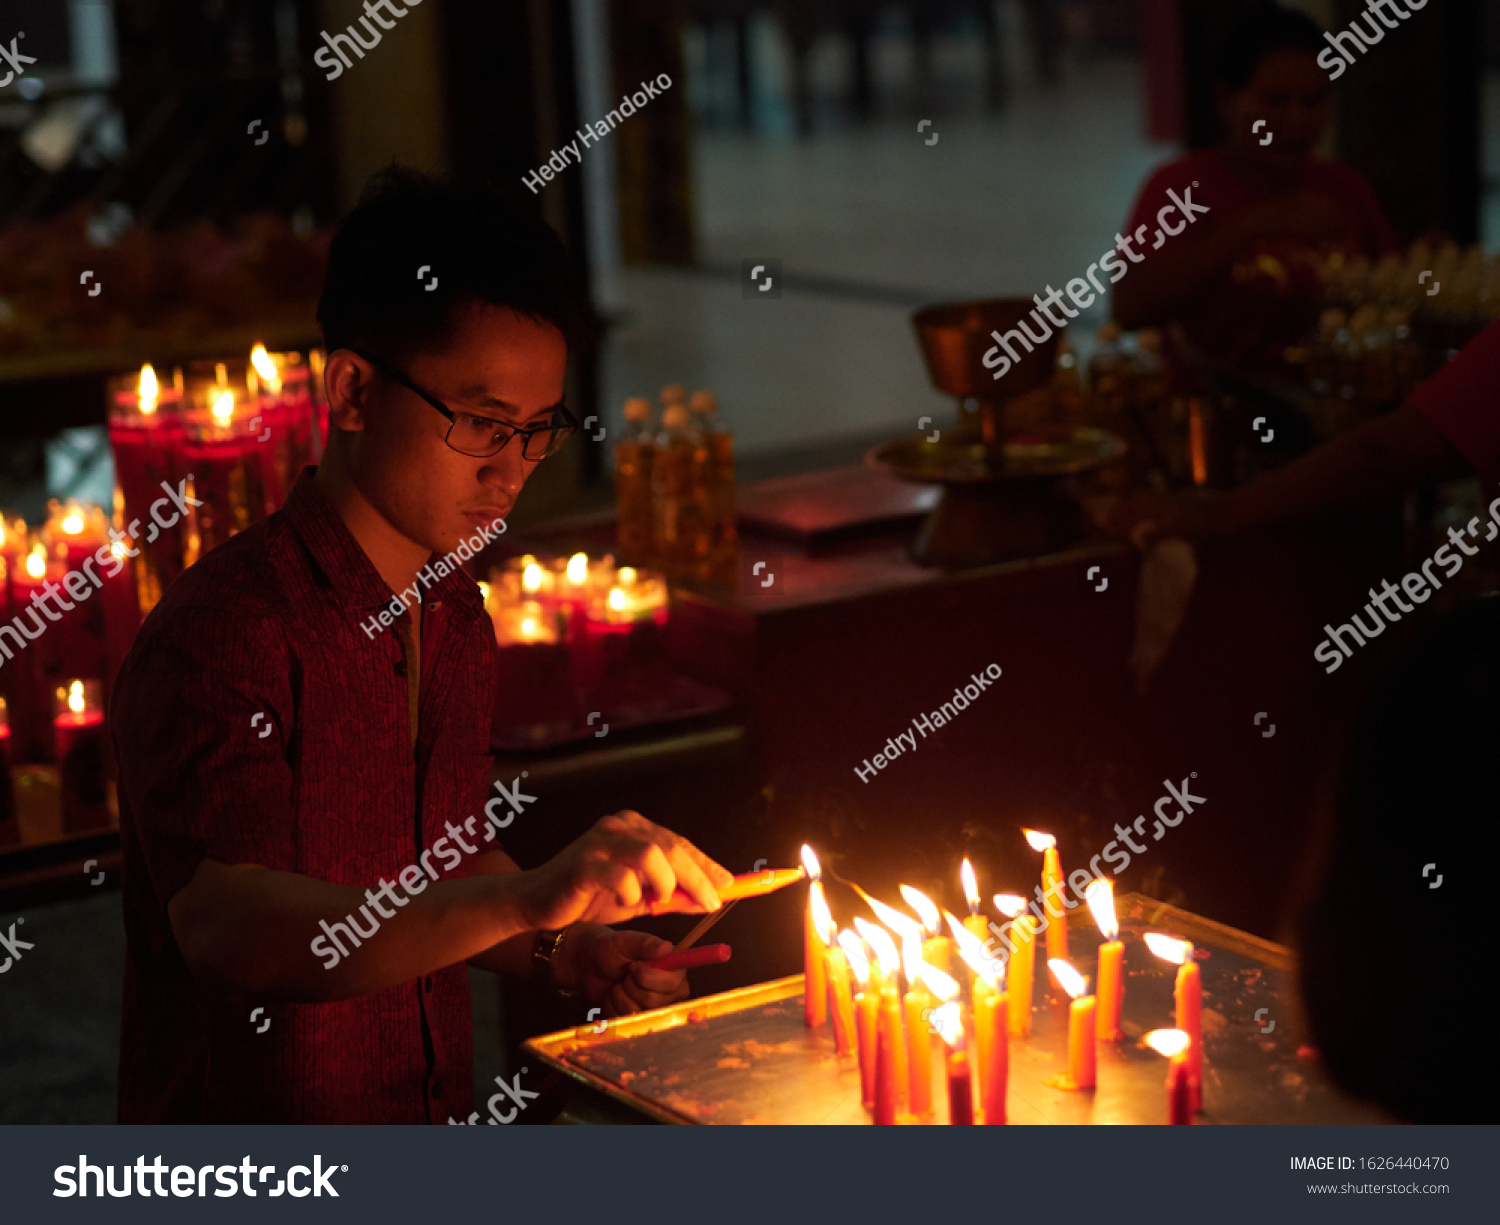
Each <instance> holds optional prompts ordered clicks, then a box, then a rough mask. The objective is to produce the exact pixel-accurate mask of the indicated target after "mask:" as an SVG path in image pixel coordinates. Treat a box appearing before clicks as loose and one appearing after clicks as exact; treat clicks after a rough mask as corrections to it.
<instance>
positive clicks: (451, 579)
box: [281, 464, 484, 617]
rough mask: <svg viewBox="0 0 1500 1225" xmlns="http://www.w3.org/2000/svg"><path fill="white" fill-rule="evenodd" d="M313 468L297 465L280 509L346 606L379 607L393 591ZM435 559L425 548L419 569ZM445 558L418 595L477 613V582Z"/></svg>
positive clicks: (479, 603) (479, 609) (453, 559)
mask: <svg viewBox="0 0 1500 1225" xmlns="http://www.w3.org/2000/svg"><path fill="white" fill-rule="evenodd" d="M317 471H318V468H317V465H316V464H309V465H308V466H307V467H305V468H303V469H302V472H301V474H300V475H299V476H298V477H297V480H296V482H295V483H294V484H293V485H292V488H291V491H290V492H289V493H288V494H287V496H286V502H285V503H284V504H283V505H282V508H281V511H282V514H284V515H285V516H286V519H287V522H288V523H290V524H291V525H292V530H293V531H295V532H296V533H297V535H298V537H299V538H300V539H301V540H302V543H303V544H305V545H306V546H307V550H308V552H309V553H311V554H312V556H313V560H314V561H315V562H316V563H317V565H318V568H319V569H320V570H322V571H323V574H324V576H325V577H326V578H327V579H328V581H329V584H330V585H331V586H332V587H333V589H334V590H335V591H337V592H338V593H339V594H340V595H341V597H342V598H343V599H344V601H345V602H346V603H348V604H349V605H350V607H352V608H356V609H361V610H363V609H370V608H377V607H384V606H385V605H387V604H389V603H390V602H391V601H392V600H393V599H395V598H396V593H395V592H393V591H392V590H391V589H390V587H389V586H388V585H387V584H386V581H385V580H384V579H383V578H381V577H380V572H379V571H378V570H376V569H375V564H374V563H373V562H372V561H371V560H370V558H369V555H368V554H367V553H366V552H365V551H364V549H362V548H361V547H360V545H359V541H357V540H355V538H354V534H353V533H352V532H351V531H350V530H349V528H348V526H347V525H346V524H345V523H344V520H343V519H342V518H341V517H340V516H339V513H338V511H337V510H335V509H334V507H333V503H331V502H330V501H329V500H328V498H327V497H326V496H325V495H324V493H323V491H322V490H320V489H319V488H318V487H317V485H316V484H314V482H313V477H314V475H315V474H316V473H317ZM440 560H443V556H442V555H441V554H438V553H429V554H428V555H427V566H426V567H424V571H423V572H424V573H428V572H431V567H432V566H434V565H435V564H436V563H437V562H438V561H440ZM447 560H448V562H449V564H450V566H451V568H450V569H449V571H448V573H447V574H445V575H444V576H443V577H442V578H439V579H436V580H435V581H433V582H431V583H422V582H421V579H420V578H419V579H418V583H419V586H420V598H421V599H422V600H423V601H425V602H431V603H436V602H438V601H442V600H451V601H452V602H453V604H454V605H456V606H457V608H458V609H459V610H460V611H462V612H465V613H468V614H469V615H470V616H471V617H477V616H478V615H479V614H480V613H481V612H482V611H483V610H484V600H483V598H482V597H481V596H480V594H479V586H478V584H477V583H475V581H474V580H473V579H472V578H471V577H470V576H469V574H468V573H467V572H466V571H465V570H464V568H463V563H462V562H461V561H460V560H459V558H458V557H457V555H454V554H450V555H448V558H447ZM407 590H408V591H409V590H411V589H410V588H407Z"/></svg>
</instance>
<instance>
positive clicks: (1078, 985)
mask: <svg viewBox="0 0 1500 1225" xmlns="http://www.w3.org/2000/svg"><path fill="white" fill-rule="evenodd" d="M1047 965H1048V966H1049V967H1050V968H1051V970H1052V973H1054V974H1056V975H1057V981H1058V982H1059V983H1061V984H1062V989H1063V990H1064V991H1066V992H1067V993H1068V994H1069V995H1071V996H1072V997H1073V998H1074V999H1075V1000H1076V999H1077V998H1078V997H1079V996H1080V995H1082V994H1083V993H1084V992H1085V991H1087V990H1088V985H1089V980H1088V979H1086V978H1085V977H1084V976H1083V975H1082V974H1080V973H1079V972H1078V971H1077V970H1075V969H1074V968H1073V967H1072V966H1070V965H1069V964H1068V963H1067V962H1066V961H1064V960H1063V959H1062V958H1061V957H1053V958H1051V959H1050V960H1049V961H1048V962H1047Z"/></svg>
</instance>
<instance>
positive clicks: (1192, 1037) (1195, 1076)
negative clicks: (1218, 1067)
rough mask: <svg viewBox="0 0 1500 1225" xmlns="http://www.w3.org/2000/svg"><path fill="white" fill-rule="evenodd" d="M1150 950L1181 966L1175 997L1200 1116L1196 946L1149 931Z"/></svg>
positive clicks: (1200, 996)
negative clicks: (1194, 951)
mask: <svg viewBox="0 0 1500 1225" xmlns="http://www.w3.org/2000/svg"><path fill="white" fill-rule="evenodd" d="M1146 947H1147V948H1149V949H1150V950H1151V951H1152V952H1153V953H1155V954H1156V955H1157V956H1158V957H1160V958H1162V959H1163V960H1165V961H1171V962H1175V963H1176V965H1177V983H1176V986H1175V987H1174V988H1173V991H1172V996H1173V999H1174V1000H1175V1001H1176V1004H1177V1028H1178V1029H1180V1030H1182V1031H1183V1033H1185V1034H1187V1036H1188V1049H1187V1052H1186V1062H1187V1071H1188V1092H1189V1096H1190V1100H1191V1107H1192V1112H1193V1114H1197V1113H1198V1112H1199V1111H1200V1110H1202V1109H1203V980H1202V977H1201V975H1200V974H1199V972H1198V963H1197V962H1196V961H1194V960H1193V946H1192V945H1191V944H1190V943H1189V942H1188V941H1186V940H1178V939H1176V938H1175V937H1173V936H1164V935H1162V934H1161V933H1160V932H1147V933H1146Z"/></svg>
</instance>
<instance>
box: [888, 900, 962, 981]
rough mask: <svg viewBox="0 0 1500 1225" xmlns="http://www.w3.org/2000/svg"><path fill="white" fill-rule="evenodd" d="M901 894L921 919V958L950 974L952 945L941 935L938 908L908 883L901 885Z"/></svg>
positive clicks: (941, 929)
mask: <svg viewBox="0 0 1500 1225" xmlns="http://www.w3.org/2000/svg"><path fill="white" fill-rule="evenodd" d="M901 896H902V897H904V898H905V899H906V904H907V905H908V906H910V907H911V908H912V909H913V910H915V911H916V912H917V917H918V918H919V919H921V920H922V930H923V932H924V933H925V935H924V937H923V940H922V960H923V961H925V962H926V963H927V964H928V965H930V966H933V967H935V968H936V969H939V970H941V971H942V972H943V973H944V974H951V973H952V972H953V964H952V963H953V945H952V944H951V943H949V941H948V937H947V936H945V935H943V921H942V919H941V918H940V917H939V916H938V908H937V907H936V906H935V905H933V903H932V900H931V899H930V898H929V897H928V896H927V895H926V894H925V893H920V892H918V891H917V890H915V889H913V888H912V887H911V886H910V885H902V886H901Z"/></svg>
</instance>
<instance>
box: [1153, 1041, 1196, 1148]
mask: <svg viewBox="0 0 1500 1225" xmlns="http://www.w3.org/2000/svg"><path fill="white" fill-rule="evenodd" d="M1146 1045H1147V1046H1149V1047H1150V1048H1151V1049H1152V1050H1153V1051H1155V1052H1156V1053H1157V1054H1159V1055H1165V1056H1166V1057H1167V1059H1168V1061H1169V1062H1168V1063H1167V1122H1168V1123H1171V1124H1174V1125H1177V1126H1182V1125H1185V1124H1190V1123H1192V1121H1193V1095H1192V1088H1191V1081H1192V1077H1191V1076H1190V1075H1189V1073H1188V1061H1187V1053H1188V1047H1189V1046H1190V1045H1191V1041H1190V1039H1189V1038H1188V1036H1187V1034H1185V1033H1183V1032H1182V1030H1180V1029H1153V1030H1152V1031H1151V1032H1150V1033H1149V1034H1147V1035H1146Z"/></svg>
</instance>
